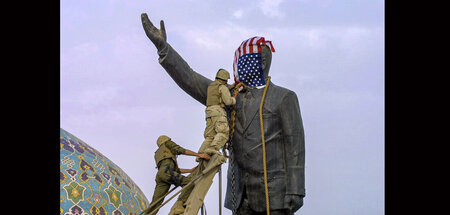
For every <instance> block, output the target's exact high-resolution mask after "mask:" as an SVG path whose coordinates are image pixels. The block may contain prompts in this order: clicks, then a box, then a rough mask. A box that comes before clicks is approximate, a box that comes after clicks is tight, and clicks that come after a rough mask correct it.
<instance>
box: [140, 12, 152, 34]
mask: <svg viewBox="0 0 450 215" xmlns="http://www.w3.org/2000/svg"><path fill="white" fill-rule="evenodd" d="M141 20H142V25H143V26H144V29H146V30H153V29H154V28H155V26H154V25H153V23H152V22H151V21H150V19H149V18H148V16H147V14H146V13H142V14H141Z"/></svg>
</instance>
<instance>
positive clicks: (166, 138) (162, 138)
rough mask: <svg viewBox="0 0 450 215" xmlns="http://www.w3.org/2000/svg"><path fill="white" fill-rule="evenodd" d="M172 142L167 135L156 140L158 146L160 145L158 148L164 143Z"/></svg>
mask: <svg viewBox="0 0 450 215" xmlns="http://www.w3.org/2000/svg"><path fill="white" fill-rule="evenodd" d="M169 140H170V137H168V136H166V135H161V136H159V137H158V140H156V144H158V147H160V146H161V145H162V144H163V143H165V142H167V141H169Z"/></svg>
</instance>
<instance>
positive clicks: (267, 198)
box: [259, 76, 270, 215]
mask: <svg viewBox="0 0 450 215" xmlns="http://www.w3.org/2000/svg"><path fill="white" fill-rule="evenodd" d="M266 83H267V84H266V87H265V88H264V94H263V96H262V99H261V103H260V105H259V122H260V123H261V126H260V127H261V140H262V150H263V167H264V191H265V193H266V210H267V215H270V207H269V188H268V186H267V166H266V143H265V140H264V124H263V118H262V109H263V105H264V100H265V98H266V92H267V88H268V87H269V83H270V76H269V77H267V81H266Z"/></svg>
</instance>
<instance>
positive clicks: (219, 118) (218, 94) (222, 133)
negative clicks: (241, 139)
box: [198, 69, 236, 155]
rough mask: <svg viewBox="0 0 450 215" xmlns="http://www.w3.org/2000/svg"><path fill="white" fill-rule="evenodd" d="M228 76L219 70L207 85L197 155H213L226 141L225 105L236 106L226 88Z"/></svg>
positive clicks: (222, 70) (227, 132)
mask: <svg viewBox="0 0 450 215" xmlns="http://www.w3.org/2000/svg"><path fill="white" fill-rule="evenodd" d="M229 78H230V74H229V73H228V72H227V71H226V70H224V69H220V70H219V71H218V72H217V75H216V80H215V81H213V82H212V83H211V84H209V85H208V89H207V92H208V94H207V97H206V110H205V114H206V128H205V132H204V134H203V136H204V137H205V140H204V141H203V143H202V145H201V147H200V150H199V152H198V153H207V154H210V155H211V154H213V153H215V152H217V151H218V150H219V149H220V148H222V147H223V146H224V145H225V143H226V142H227V141H228V134H229V130H230V129H229V127H228V121H227V113H226V112H225V105H234V104H236V99H235V98H234V97H232V96H231V94H230V90H229V89H228V87H227V86H226V84H227V80H228V79H229Z"/></svg>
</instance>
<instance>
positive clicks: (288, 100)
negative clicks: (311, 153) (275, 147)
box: [280, 91, 305, 197]
mask: <svg viewBox="0 0 450 215" xmlns="http://www.w3.org/2000/svg"><path fill="white" fill-rule="evenodd" d="M280 115H281V124H282V135H283V139H284V147H285V149H284V151H285V153H286V159H285V163H286V171H287V177H288V178H287V187H286V188H287V189H286V194H288V195H289V194H291V195H299V196H301V197H303V196H305V136H304V131H303V122H302V117H301V113H300V106H299V104H298V99H297V95H296V94H295V93H294V92H292V91H289V92H288V93H287V94H286V96H284V98H283V101H282V104H281V108H280Z"/></svg>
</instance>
